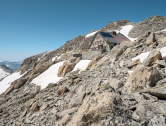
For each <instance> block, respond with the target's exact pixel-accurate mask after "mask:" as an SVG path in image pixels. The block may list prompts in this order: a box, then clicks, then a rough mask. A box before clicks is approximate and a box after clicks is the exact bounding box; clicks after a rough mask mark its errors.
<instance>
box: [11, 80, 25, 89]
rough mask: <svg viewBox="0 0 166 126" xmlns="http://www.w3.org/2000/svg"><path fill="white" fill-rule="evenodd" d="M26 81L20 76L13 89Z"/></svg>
mask: <svg viewBox="0 0 166 126" xmlns="http://www.w3.org/2000/svg"><path fill="white" fill-rule="evenodd" d="M26 81H27V79H26V78H21V79H18V80H17V83H16V84H15V85H14V89H18V88H20V87H21V86H23V85H24V84H25V82H26Z"/></svg>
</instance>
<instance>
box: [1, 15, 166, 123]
mask: <svg viewBox="0 0 166 126" xmlns="http://www.w3.org/2000/svg"><path fill="white" fill-rule="evenodd" d="M157 18H160V17H157ZM128 23H130V22H128V21H119V22H114V23H110V25H108V30H111V26H113V25H115V27H116V28H118V29H119V28H121V26H123V25H126V24H128ZM147 25H148V24H147ZM105 30H107V28H105ZM114 30H115V29H114ZM153 34H154V36H155V44H154V43H152V44H150V45H149V44H147V43H146V41H147V40H148V36H149V34H144V35H143V36H140V37H138V39H137V40H136V41H134V42H124V43H121V44H120V45H117V46H115V47H114V48H113V49H112V50H111V51H110V52H106V53H103V54H101V53H100V52H93V51H92V52H91V51H89V52H86V50H83V49H82V47H83V45H82V41H83V39H82V38H84V36H79V37H77V38H75V39H73V40H71V41H68V42H67V43H66V44H65V45H64V46H62V47H61V48H59V49H57V50H53V51H50V52H45V53H42V54H39V55H36V56H32V57H30V58H28V59H25V60H24V62H23V64H22V65H21V67H20V69H19V71H21V72H22V73H25V72H26V73H25V74H24V75H23V76H22V77H21V78H19V79H18V80H15V81H14V82H12V84H11V86H10V87H9V88H8V89H7V91H6V92H5V93H4V94H1V95H0V126H6V125H7V126H8V125H9V126H10V125H18V126H19V125H20V126H21V125H25V126H29V125H31V126H37V125H51V126H54V125H55V126H56V125H62V126H66V125H67V126H87V125H91V126H109V125H111V126H116V125H119V126H139V125H147V126H156V125H161V126H164V125H166V124H165V117H166V111H165V110H166V108H165V106H166V97H165V95H166V91H165V88H166V80H165V78H166V66H165V65H164V64H165V63H166V61H165V60H164V57H163V55H161V54H160V53H161V52H160V53H159V51H156V49H158V48H162V47H166V41H165V36H166V33H165V32H154V33H153ZM93 37H94V36H92V37H91V38H87V41H86V43H88V42H90V41H91V40H92V39H93ZM148 51H152V52H151V53H150V54H151V55H149V57H147V58H146V59H145V60H144V61H143V62H141V61H140V59H138V60H136V61H133V62H132V58H134V57H136V56H138V55H140V54H141V53H143V52H148ZM75 52H80V53H81V52H83V53H82V59H84V60H86V59H90V60H91V62H90V63H89V65H88V68H87V69H86V70H85V71H81V72H78V71H74V72H72V71H71V70H72V69H73V67H74V66H75V65H76V64H77V63H78V62H79V61H80V60H81V58H73V57H72V54H73V53H75ZM163 52H164V51H163ZM61 61H66V63H64V66H63V69H59V74H60V75H61V76H62V79H61V80H60V81H59V82H57V83H50V84H49V85H48V86H47V87H46V88H44V89H42V90H41V89H40V86H37V85H33V84H31V83H30V82H31V81H32V80H33V79H34V78H36V77H37V76H39V75H40V74H42V73H43V72H44V71H46V70H47V69H48V68H49V67H50V66H52V65H54V64H56V63H58V62H61ZM145 62H147V63H148V65H147V64H146V63H145ZM70 65H71V66H72V67H71V66H70Z"/></svg>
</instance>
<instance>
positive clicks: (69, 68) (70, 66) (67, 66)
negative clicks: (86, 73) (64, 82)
mask: <svg viewBox="0 0 166 126" xmlns="http://www.w3.org/2000/svg"><path fill="white" fill-rule="evenodd" d="M74 66H75V64H73V63H69V62H67V61H66V62H64V63H63V65H62V66H61V67H59V70H58V76H59V77H62V76H64V75H65V74H66V73H68V72H70V71H72V70H73V69H74Z"/></svg>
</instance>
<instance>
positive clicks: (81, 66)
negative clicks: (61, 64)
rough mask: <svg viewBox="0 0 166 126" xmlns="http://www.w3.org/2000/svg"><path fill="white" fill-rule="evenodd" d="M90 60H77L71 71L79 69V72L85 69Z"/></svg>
mask: <svg viewBox="0 0 166 126" xmlns="http://www.w3.org/2000/svg"><path fill="white" fill-rule="evenodd" d="M90 61H91V60H81V61H80V62H78V63H77V64H76V66H75V67H74V69H73V71H76V70H80V72H81V71H83V70H86V68H87V66H88V64H89V62H90ZM73 71H72V72H73Z"/></svg>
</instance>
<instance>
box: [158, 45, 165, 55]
mask: <svg viewBox="0 0 166 126" xmlns="http://www.w3.org/2000/svg"><path fill="white" fill-rule="evenodd" d="M159 50H160V52H161V55H162V57H166V47H163V48H161V49H159Z"/></svg>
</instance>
